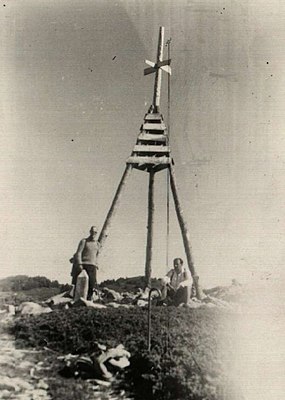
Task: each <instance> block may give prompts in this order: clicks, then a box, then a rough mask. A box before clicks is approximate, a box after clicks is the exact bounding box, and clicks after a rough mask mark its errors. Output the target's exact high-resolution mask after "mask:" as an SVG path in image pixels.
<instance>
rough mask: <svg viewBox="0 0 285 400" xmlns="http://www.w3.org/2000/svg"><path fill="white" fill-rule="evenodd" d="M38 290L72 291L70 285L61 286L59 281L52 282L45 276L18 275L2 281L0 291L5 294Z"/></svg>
mask: <svg viewBox="0 0 285 400" xmlns="http://www.w3.org/2000/svg"><path fill="white" fill-rule="evenodd" d="M37 288H58V289H60V291H67V290H69V289H70V285H68V284H61V283H59V282H58V281H57V280H54V281H51V280H50V279H48V278H46V277H45V276H33V277H30V276H27V275H16V276H9V277H8V278H5V279H1V280H0V290H2V291H5V292H6V291H7V292H8V291H15V292H18V291H21V290H31V289H37Z"/></svg>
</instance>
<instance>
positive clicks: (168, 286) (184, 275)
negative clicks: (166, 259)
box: [161, 258, 192, 306]
mask: <svg viewBox="0 0 285 400" xmlns="http://www.w3.org/2000/svg"><path fill="white" fill-rule="evenodd" d="M173 266H174V268H173V269H171V270H170V271H169V272H168V273H167V274H166V276H165V277H164V278H162V279H161V283H162V289H161V292H162V300H163V301H164V302H166V303H167V304H173V305H175V306H178V305H179V304H181V303H187V302H188V300H189V299H190V292H191V283H192V280H191V275H190V271H189V270H188V269H187V268H183V260H182V259H181V258H175V259H174V260H173Z"/></svg>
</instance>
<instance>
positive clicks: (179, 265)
mask: <svg viewBox="0 0 285 400" xmlns="http://www.w3.org/2000/svg"><path fill="white" fill-rule="evenodd" d="M173 266H174V269H175V271H176V272H178V273H179V272H182V267H183V260H182V258H174V260H173Z"/></svg>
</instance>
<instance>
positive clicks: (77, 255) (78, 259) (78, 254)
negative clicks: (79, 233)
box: [74, 239, 85, 266]
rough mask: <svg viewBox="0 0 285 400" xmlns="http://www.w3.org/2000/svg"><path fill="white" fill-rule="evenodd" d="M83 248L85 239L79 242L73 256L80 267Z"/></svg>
mask: <svg viewBox="0 0 285 400" xmlns="http://www.w3.org/2000/svg"><path fill="white" fill-rule="evenodd" d="M84 246H85V239H82V240H80V242H79V245H78V249H77V251H76V253H75V255H74V258H75V261H76V263H77V264H78V265H79V266H80V265H81V264H82V252H83V250H84Z"/></svg>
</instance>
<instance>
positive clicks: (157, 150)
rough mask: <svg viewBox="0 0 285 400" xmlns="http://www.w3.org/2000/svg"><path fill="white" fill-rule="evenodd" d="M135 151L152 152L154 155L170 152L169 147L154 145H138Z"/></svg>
mask: <svg viewBox="0 0 285 400" xmlns="http://www.w3.org/2000/svg"><path fill="white" fill-rule="evenodd" d="M134 151H139V152H144V151H146V152H148V153H149V152H152V153H167V152H169V151H170V149H169V146H155V145H154V146H152V145H143V144H137V145H136V146H135V147H134Z"/></svg>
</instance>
